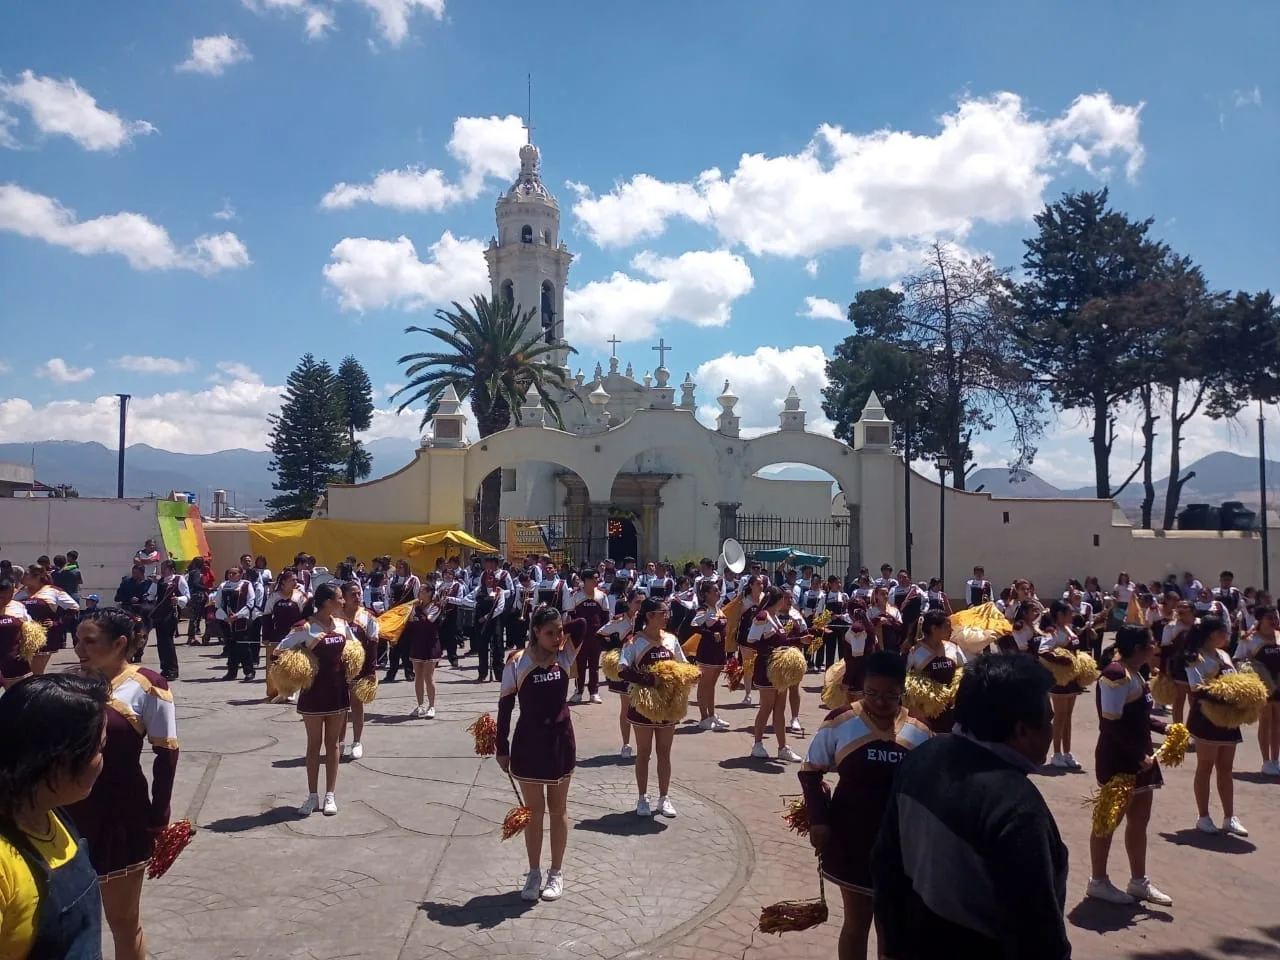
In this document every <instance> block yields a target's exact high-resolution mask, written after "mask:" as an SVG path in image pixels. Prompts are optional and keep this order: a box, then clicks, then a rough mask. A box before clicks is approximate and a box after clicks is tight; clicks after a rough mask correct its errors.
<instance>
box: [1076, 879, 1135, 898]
mask: <svg viewBox="0 0 1280 960" xmlns="http://www.w3.org/2000/svg"><path fill="white" fill-rule="evenodd" d="M1129 886H1130V887H1132V886H1133V883H1130V884H1129ZM1085 896H1086V897H1090V898H1092V899H1094V900H1105V901H1106V902H1107V903H1119V904H1130V903H1133V902H1134V901H1136V900H1137V899H1138V898H1137V897H1135V896H1134V895H1133V894H1131V893H1125V892H1124V891H1123V890H1121V889H1120V888H1119V887H1117V886H1116V885H1115V884H1114V883H1112V882H1111V881H1110V880H1109V879H1107V878H1106V877H1102V878H1098V877H1093V878H1091V879H1090V880H1089V887H1088V889H1087V890H1086V891H1085Z"/></svg>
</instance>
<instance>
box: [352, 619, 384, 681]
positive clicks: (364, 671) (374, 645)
mask: <svg viewBox="0 0 1280 960" xmlns="http://www.w3.org/2000/svg"><path fill="white" fill-rule="evenodd" d="M349 622H350V624H351V633H352V635H353V636H354V637H355V638H356V640H358V641H359V642H360V646H362V647H364V664H363V665H362V666H361V667H360V674H359V675H358V676H357V677H356V679H355V680H353V681H352V683H355V682H356V681H359V680H363V679H364V678H365V677H372V676H374V675H375V674H376V673H377V670H378V618H377V617H375V616H374V615H373V614H372V613H370V612H369V611H368V610H367V609H366V608H365V607H361V608H360V609H359V610H357V611H356V615H355V616H354V617H352V618H351V620H350V621H349Z"/></svg>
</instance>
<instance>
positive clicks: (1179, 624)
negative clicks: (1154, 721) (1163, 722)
mask: <svg viewBox="0 0 1280 960" xmlns="http://www.w3.org/2000/svg"><path fill="white" fill-rule="evenodd" d="M1195 623H1196V608H1195V607H1193V606H1192V605H1191V603H1190V601H1188V600H1177V601H1175V602H1174V604H1173V611H1172V619H1171V620H1170V621H1169V622H1168V623H1165V624H1164V626H1163V627H1161V629H1160V634H1159V636H1160V672H1161V673H1162V674H1164V675H1165V676H1166V677H1167V678H1169V679H1170V680H1172V681H1173V684H1174V692H1173V704H1172V710H1173V722H1174V723H1182V716H1183V713H1184V712H1185V711H1186V708H1187V667H1186V663H1187V656H1186V650H1185V646H1186V641H1187V637H1188V635H1189V634H1190V632H1191V628H1192V627H1194V626H1195Z"/></svg>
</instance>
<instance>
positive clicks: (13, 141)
mask: <svg viewBox="0 0 1280 960" xmlns="http://www.w3.org/2000/svg"><path fill="white" fill-rule="evenodd" d="M17 125H18V121H17V120H16V119H15V118H14V117H11V116H10V115H9V114H8V113H7V112H6V111H5V109H4V107H0V147H3V148H4V149H6V150H17V149H18V148H19V147H21V146H22V144H21V143H19V142H18V138H17V137H15V136H14V135H13V128H14V127H16V126H17Z"/></svg>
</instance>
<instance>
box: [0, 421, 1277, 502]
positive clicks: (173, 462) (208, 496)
mask: <svg viewBox="0 0 1280 960" xmlns="http://www.w3.org/2000/svg"><path fill="white" fill-rule="evenodd" d="M415 447H416V444H415V442H414V441H412V440H401V439H383V440H374V441H371V442H370V443H368V444H367V448H368V450H369V453H370V455H371V456H372V457H373V473H372V476H374V477H379V476H383V475H385V474H388V473H391V472H392V471H394V470H398V469H399V468H400V467H402V466H404V465H405V464H406V463H408V462H409V460H410V459H411V458H412V457H413V453H414V449H415ZM125 454H126V455H125V495H126V496H130V497H146V496H157V497H163V496H165V495H166V494H168V493H169V491H171V490H182V491H190V492H191V493H194V494H195V495H196V498H197V502H198V503H199V504H200V506H201V509H202V510H203V511H204V512H205V513H206V514H207V513H211V512H212V506H211V504H212V502H213V491H214V490H226V491H227V501H228V503H230V504H231V506H232V507H234V508H236V509H238V510H239V511H240V512H242V513H245V514H247V515H249V516H253V517H257V516H262V515H263V514H264V513H265V509H264V507H263V501H264V500H268V499H270V498H271V497H272V496H274V495H275V491H274V490H272V489H271V481H272V474H271V471H270V468H269V466H268V464H269V463H270V460H271V454H269V453H267V452H266V451H257V450H220V451H218V452H217V453H205V454H189V453H173V452H171V451H169V450H160V449H157V448H155V447H151V446H148V445H147V444H145V443H135V444H133V445H132V446H130V447H128V448H127V449H126V452H125ZM0 461H8V462H11V463H34V464H35V468H36V477H37V479H39V480H40V481H41V482H43V483H46V484H49V485H54V484H61V483H65V484H70V485H71V486H73V487H75V489H76V490H77V492H79V494H80V496H82V497H113V496H115V494H116V451H115V450H113V449H110V448H108V447H105V446H103V445H102V444H100V443H82V442H77V441H71V440H45V441H41V442H37V443H0ZM1185 469H1186V471H1188V472H1190V471H1195V474H1196V475H1195V477H1193V478H1192V480H1191V481H1190V482H1189V483H1188V484H1187V485H1186V486H1185V487H1183V490H1182V497H1181V503H1182V504H1183V505H1186V504H1188V503H1209V504H1214V505H1217V504H1221V503H1222V502H1224V501H1227V500H1240V501H1243V502H1244V503H1246V504H1250V505H1252V506H1255V507H1256V506H1257V503H1258V461H1257V460H1256V459H1253V458H1250V457H1242V456H1240V455H1239V454H1235V453H1227V452H1222V451H1219V452H1217V453H1211V454H1209V455H1208V456H1206V457H1202V458H1201V459H1199V460H1197V461H1196V462H1195V463H1192V464H1189V465H1188V466H1187V467H1186V468H1185ZM765 472H766V473H767V475H768V476H769V477H770V479H774V480H821V479H827V475H826V474H825V473H823V472H822V471H820V470H817V469H815V468H813V467H808V466H805V465H803V464H789V465H786V466H775V467H770V468H767V470H766V471H765ZM1267 475H1268V478H1269V479H1270V484H1269V485H1275V486H1280V462H1276V461H1269V463H1268V467H1267ZM1166 485H1167V478H1161V479H1160V480H1158V481H1156V513H1157V515H1159V514H1160V513H1161V512H1162V510H1163V506H1164V491H1165V486H1166ZM968 489H969V490H971V491H978V490H981V491H982V492H984V493H990V494H992V495H993V496H997V497H1019V498H1059V497H1061V498H1069V499H1082V498H1089V497H1092V496H1094V488H1093V486H1092V485H1090V486H1080V487H1068V488H1062V487H1057V486H1054V485H1053V484H1051V483H1049V482H1048V481H1047V480H1043V479H1041V478H1040V477H1038V476H1036V475H1035V474H1034V473H1031V472H1027V473H1022V474H1013V473H1011V472H1010V471H1009V470H1006V469H1003V468H997V467H986V468H983V469H980V470H975V471H974V472H973V473H972V474H970V475H969V482H968ZM1116 499H1117V500H1118V501H1119V502H1120V505H1121V506H1122V507H1123V508H1124V510H1125V512H1126V513H1128V514H1130V515H1131V516H1132V515H1136V513H1135V512H1136V510H1137V509H1138V507H1139V505H1140V504H1141V502H1142V485H1141V483H1138V482H1134V483H1131V484H1130V485H1129V486H1128V487H1126V488H1125V489H1124V491H1122V492H1121V494H1120V496H1119V497H1117V498H1116ZM1268 499H1269V500H1270V501H1271V502H1272V503H1277V502H1280V497H1277V496H1276V491H1272V490H1269V491H1268Z"/></svg>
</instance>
